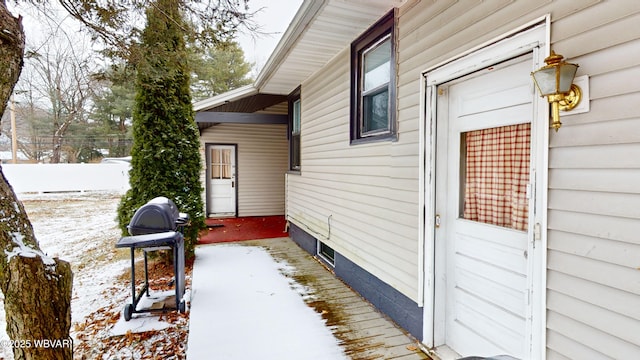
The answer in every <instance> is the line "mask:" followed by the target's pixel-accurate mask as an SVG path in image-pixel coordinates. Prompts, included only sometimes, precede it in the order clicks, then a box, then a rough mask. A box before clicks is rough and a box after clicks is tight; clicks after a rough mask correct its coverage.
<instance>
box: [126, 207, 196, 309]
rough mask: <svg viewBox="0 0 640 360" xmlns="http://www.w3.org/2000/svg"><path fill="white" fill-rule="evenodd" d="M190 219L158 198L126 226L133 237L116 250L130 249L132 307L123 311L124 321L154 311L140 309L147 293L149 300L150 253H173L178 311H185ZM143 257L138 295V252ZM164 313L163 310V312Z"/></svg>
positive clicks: (134, 216)
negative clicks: (185, 233)
mask: <svg viewBox="0 0 640 360" xmlns="http://www.w3.org/2000/svg"><path fill="white" fill-rule="evenodd" d="M188 223H189V216H188V215H187V214H183V213H180V212H179V211H178V208H177V207H176V204H175V203H174V202H173V201H171V200H170V199H167V198H166V197H157V198H154V199H152V200H150V201H149V202H147V203H146V204H145V205H143V206H142V207H140V208H139V209H138V210H137V211H136V212H135V214H133V217H132V218H131V221H130V222H129V225H128V226H127V228H128V230H129V234H131V236H125V237H122V238H120V240H118V243H117V244H116V247H118V248H125V247H128V248H130V249H131V297H132V302H131V304H126V305H125V307H124V319H125V320H126V321H129V320H130V319H131V315H132V314H133V313H141V312H149V311H155V310H148V309H141V310H138V309H137V306H138V303H139V302H140V299H141V298H142V295H143V294H145V293H146V295H147V296H149V272H148V265H147V253H148V252H151V251H158V250H172V252H173V274H174V286H175V290H176V307H175V309H176V310H178V311H179V312H184V311H185V301H184V299H183V297H184V289H185V280H184V236H183V234H182V230H183V228H184V226H186V225H188ZM136 249H141V250H142V251H143V253H144V285H143V286H142V288H141V289H140V292H139V293H138V294H137V295H136V278H135V250H136ZM163 310H164V309H163Z"/></svg>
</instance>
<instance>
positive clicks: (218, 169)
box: [211, 149, 232, 179]
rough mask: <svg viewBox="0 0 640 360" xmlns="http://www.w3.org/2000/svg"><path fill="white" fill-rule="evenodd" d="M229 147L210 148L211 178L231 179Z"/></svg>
mask: <svg viewBox="0 0 640 360" xmlns="http://www.w3.org/2000/svg"><path fill="white" fill-rule="evenodd" d="M231 170H232V164H231V149H212V150H211V178H212V179H231Z"/></svg>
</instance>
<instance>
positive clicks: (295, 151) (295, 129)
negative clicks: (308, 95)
mask: <svg viewBox="0 0 640 360" xmlns="http://www.w3.org/2000/svg"><path fill="white" fill-rule="evenodd" d="M288 102H289V134H288V135H289V170H293V171H300V169H301V167H300V120H301V115H302V112H301V108H300V105H301V102H300V87H298V88H297V89H296V90H294V91H293V92H292V93H291V94H290V95H289V99H288Z"/></svg>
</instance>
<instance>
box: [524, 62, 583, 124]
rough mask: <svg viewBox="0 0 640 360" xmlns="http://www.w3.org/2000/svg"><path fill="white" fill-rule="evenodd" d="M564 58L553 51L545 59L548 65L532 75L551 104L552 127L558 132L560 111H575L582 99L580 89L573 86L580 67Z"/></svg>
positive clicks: (541, 94) (542, 94)
mask: <svg viewBox="0 0 640 360" xmlns="http://www.w3.org/2000/svg"><path fill="white" fill-rule="evenodd" d="M563 58H564V57H563V56H562V55H558V54H556V53H555V52H554V51H553V50H551V55H549V56H548V57H547V58H546V59H544V62H545V63H547V65H545V66H543V67H541V68H540V69H538V70H536V71H534V72H532V73H531V76H532V77H533V81H534V83H535V84H536V87H537V88H538V91H539V92H540V96H542V97H544V96H546V97H547V100H548V101H549V103H551V127H552V128H554V129H555V130H556V131H558V129H559V128H560V126H562V123H561V122H560V110H564V111H568V110H571V109H573V108H574V107H576V105H578V103H580V99H581V98H582V91H581V90H580V87H578V85H575V84H573V79H574V77H575V76H576V71H578V65H577V64H571V63H568V62H566V61H563V60H562V59H563Z"/></svg>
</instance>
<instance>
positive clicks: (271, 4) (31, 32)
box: [12, 0, 303, 75]
mask: <svg viewBox="0 0 640 360" xmlns="http://www.w3.org/2000/svg"><path fill="white" fill-rule="evenodd" d="M302 1H303V0H249V11H250V12H256V14H255V17H254V21H255V22H256V24H258V25H259V26H260V28H261V29H260V30H261V32H263V33H265V35H260V36H257V37H256V36H255V34H254V35H252V34H250V33H248V32H244V33H241V34H239V36H238V43H239V44H240V46H241V47H242V49H243V51H244V53H245V59H246V60H247V61H248V62H251V63H255V69H254V72H256V74H255V75H257V72H258V71H259V70H260V69H261V68H262V67H263V66H264V64H265V63H266V62H267V60H268V59H269V56H270V55H271V53H272V51H273V49H275V47H276V45H277V44H278V41H279V40H280V38H281V37H282V34H283V33H284V32H285V30H286V29H287V27H288V26H289V24H290V23H291V20H292V19H293V17H294V16H295V14H296V12H297V11H298V9H299V8H300V5H301V4H302ZM12 10H14V11H15V9H12ZM15 14H16V15H17V14H21V15H23V16H24V20H23V23H24V28H25V31H26V33H27V36H28V37H32V38H38V37H39V36H40V35H41V32H42V30H41V27H40V26H39V25H38V24H37V20H34V19H33V18H32V17H31V16H29V10H26V9H24V10H20V11H17V12H16V13H15ZM60 14H61V16H66V14H65V13H64V11H62V10H61V11H60ZM70 26H75V24H73V21H71V22H70Z"/></svg>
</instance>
